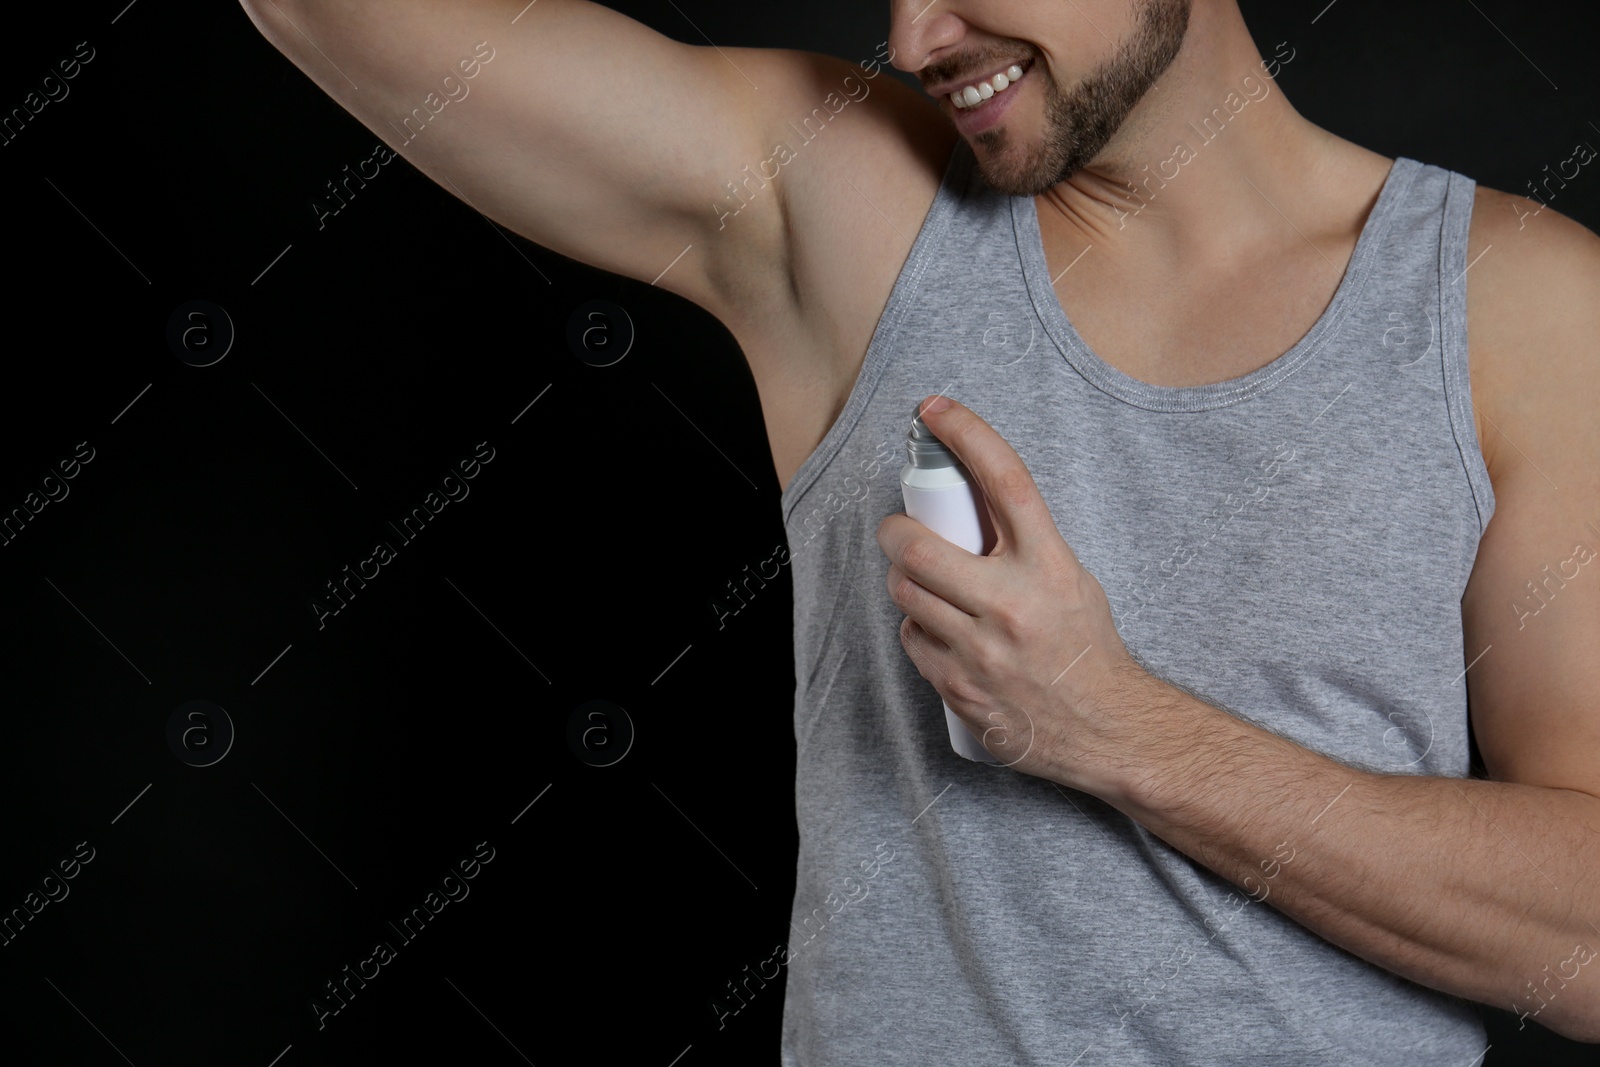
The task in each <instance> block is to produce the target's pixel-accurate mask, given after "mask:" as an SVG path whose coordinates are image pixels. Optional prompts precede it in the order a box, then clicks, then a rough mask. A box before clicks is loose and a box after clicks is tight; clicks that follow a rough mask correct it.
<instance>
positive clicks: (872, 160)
mask: <svg viewBox="0 0 1600 1067" xmlns="http://www.w3.org/2000/svg"><path fill="white" fill-rule="evenodd" d="M730 52H731V54H732V59H733V61H734V62H736V63H738V64H740V65H741V66H742V65H744V61H745V58H746V56H745V55H744V54H743V53H742V52H741V51H740V50H738V49H733V50H730ZM893 56H894V53H893V50H892V49H890V48H889V46H888V44H887V43H886V42H885V43H884V44H883V45H881V46H880V47H879V48H878V51H877V52H876V54H874V55H873V56H872V57H870V58H863V59H861V60H854V61H853V60H849V59H844V58H840V57H834V56H827V55H822V54H819V53H815V52H801V51H788V50H776V51H762V52H761V53H760V54H759V55H755V54H751V55H750V56H749V58H750V59H751V60H752V67H753V68H755V69H751V70H750V73H751V76H752V77H753V78H754V79H755V81H756V82H757V84H758V85H759V90H760V91H759V93H756V94H752V104H751V106H753V107H756V108H757V109H758V113H757V115H756V126H757V128H758V129H759V131H760V138H759V143H760V145H761V148H760V151H759V154H757V155H755V156H754V157H753V158H751V159H750V160H749V163H748V166H745V167H744V168H743V169H742V170H741V171H740V172H739V173H737V174H730V175H729V176H728V177H729V179H730V180H729V181H728V182H726V183H724V185H723V186H722V187H720V188H719V189H717V190H715V191H714V193H713V196H714V199H711V198H708V203H709V205H710V206H709V208H708V210H709V212H712V213H715V222H714V224H713V228H714V229H715V230H716V231H717V234H718V239H719V240H721V241H722V242H723V248H725V249H726V250H727V254H726V255H725V256H724V257H723V258H722V260H721V263H720V264H719V266H720V277H719V279H718V289H719V291H720V293H721V294H722V298H721V301H720V302H719V304H718V305H717V306H715V307H712V308H710V310H711V311H712V313H713V314H715V315H717V317H718V318H720V319H722V321H723V322H724V323H726V324H727V325H728V326H729V328H730V329H731V330H732V331H733V333H734V334H735V336H736V337H737V338H738V339H739V340H740V343H741V344H742V345H746V354H747V355H754V353H753V352H752V351H751V348H752V347H767V345H766V339H769V338H771V337H789V338H795V337H803V338H804V344H805V347H807V348H808V349H811V350H821V351H828V352H831V353H837V352H842V353H843V357H842V358H844V359H846V360H851V359H854V357H856V356H857V355H859V352H858V351H857V350H858V349H864V348H865V345H866V340H867V338H868V337H870V333H871V328H872V325H873V324H874V323H875V322H876V321H877V318H878V316H879V315H880V314H881V312H882V310H883V306H884V303H885V301H886V300H887V297H888V291H889V288H890V287H891V286H892V285H893V283H894V279H895V277H896V275H897V274H898V273H899V270H900V268H901V266H902V265H903V263H904V262H905V259H906V256H907V255H908V253H909V252H910V249H911V243H912V241H913V240H914V239H915V237H916V235H917V233H918V231H919V230H920V229H921V227H922V224H923V221H924V219H925V218H926V216H927V213H928V210H929V208H930V207H931V206H932V203H933V201H934V198H935V196H936V195H937V193H938V189H939V185H940V182H941V180H942V179H943V176H944V171H945V167H946V165H947V163H948V162H949V159H950V154H951V151H952V149H953V148H954V147H955V142H956V133H955V128H954V126H953V125H952V124H951V122H950V121H949V119H948V118H947V117H946V116H945V115H944V114H943V113H942V112H941V111H940V110H939V107H938V105H937V104H936V103H935V102H934V101H933V100H932V99H930V98H929V97H928V96H927V95H926V94H925V93H923V92H921V91H920V90H917V89H913V88H912V87H910V86H909V85H906V84H905V83H903V82H901V81H899V80H897V79H896V78H895V77H894V76H893V75H892V74H890V73H889V72H888V70H887V65H888V63H889V61H890V60H892V59H893ZM755 97H759V98H760V100H759V102H755V101H754V98H755ZM710 218H711V216H710V215H708V220H710ZM751 231H754V232H756V233H758V234H767V235H770V236H768V237H762V238H760V239H758V240H757V241H755V242H753V243H747V242H743V241H741V240H739V239H738V238H737V237H735V238H734V239H733V240H730V239H729V238H728V237H727V236H725V235H727V234H735V235H737V234H740V233H746V232H751ZM752 249H753V251H752ZM767 264H777V265H778V266H779V267H780V275H779V276H774V275H773V273H772V272H771V271H769V270H767V269H766V265H767ZM747 342H748V343H747ZM779 347H783V346H782V345H779ZM757 358H758V359H759V358H760V357H757ZM782 358H788V357H787V356H784V357H782Z"/></svg>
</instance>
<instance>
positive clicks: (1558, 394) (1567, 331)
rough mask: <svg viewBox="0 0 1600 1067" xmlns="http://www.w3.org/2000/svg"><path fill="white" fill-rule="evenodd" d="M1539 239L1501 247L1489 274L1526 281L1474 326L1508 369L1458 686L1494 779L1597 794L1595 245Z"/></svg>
mask: <svg viewBox="0 0 1600 1067" xmlns="http://www.w3.org/2000/svg"><path fill="white" fill-rule="evenodd" d="M1546 221H1551V222H1553V221H1555V220H1554V219H1551V220H1546ZM1564 221H1565V220H1563V222H1564ZM1567 225H1569V226H1570V225H1571V224H1567ZM1551 229H1552V230H1554V229H1555V228H1554V227H1552V228H1551ZM1524 236H1526V235H1524ZM1548 236H1549V237H1553V238H1557V240H1555V241H1547V242H1545V243H1544V244H1543V246H1542V247H1541V244H1540V243H1539V242H1537V241H1534V242H1525V243H1524V244H1522V245H1519V244H1518V243H1517V240H1516V236H1515V235H1511V236H1509V237H1508V238H1507V239H1505V240H1504V241H1503V242H1502V243H1503V244H1504V246H1505V250H1506V252H1507V253H1508V254H1507V256H1506V257H1505V258H1504V260H1503V261H1501V262H1500V263H1499V264H1498V265H1497V268H1498V269H1499V270H1500V271H1501V272H1502V273H1501V275H1500V276H1501V277H1502V278H1507V279H1510V278H1511V277H1512V276H1514V275H1516V274H1518V273H1521V274H1523V275H1524V276H1525V277H1524V278H1523V279H1522V280H1521V281H1508V284H1507V287H1506V291H1505V292H1503V293H1502V294H1501V295H1502V296H1506V295H1513V294H1514V295H1516V296H1517V301H1516V303H1517V304H1520V305H1521V306H1520V307H1519V308H1517V309H1516V310H1514V311H1513V310H1510V309H1511V307H1512V304H1511V303H1509V302H1507V301H1506V300H1504V299H1502V300H1499V301H1497V302H1496V303H1497V305H1498V307H1499V308H1500V309H1501V310H1502V311H1504V312H1505V313H1504V314H1502V315H1500V316H1497V319H1496V321H1495V322H1494V323H1492V324H1490V323H1488V322H1484V323H1483V324H1482V325H1481V329H1480V325H1479V324H1476V323H1475V324H1474V326H1473V328H1474V329H1475V330H1480V332H1481V333H1483V334H1485V335H1486V337H1485V340H1487V341H1489V342H1490V343H1493V344H1497V345H1499V346H1501V349H1500V350H1499V351H1498V352H1497V353H1496V356H1495V357H1494V358H1495V359H1496V360H1497V361H1503V364H1502V365H1503V366H1504V367H1505V368H1506V371H1507V372H1506V373H1503V374H1501V375H1499V376H1498V384H1497V387H1496V392H1495V396H1494V404H1495V407H1494V410H1493V411H1492V419H1491V420H1489V421H1490V424H1491V426H1492V427H1493V428H1492V429H1490V430H1489V431H1488V432H1489V433H1490V434H1491V435H1494V436H1495V437H1497V438H1498V445H1499V447H1497V448H1496V449H1495V451H1496V458H1497V461H1498V469H1494V468H1491V469H1492V473H1493V474H1494V489H1495V498H1496V506H1495V513H1494V517H1493V519H1491V521H1490V523H1489V526H1488V528H1487V529H1486V530H1485V531H1484V536H1483V539H1482V541H1481V543H1480V545H1479V551H1478V559H1477V563H1476V564H1475V566H1474V568H1473V572H1472V578H1471V580H1470V582H1469V583H1468V586H1467V592H1466V595H1465V596H1464V597H1463V599H1462V612H1463V625H1464V636H1465V645H1466V648H1465V653H1466V658H1467V659H1468V660H1469V661H1471V660H1472V659H1473V657H1479V656H1481V658H1479V659H1477V660H1476V662H1474V663H1472V665H1471V667H1470V669H1469V670H1468V671H1467V674H1466V683H1467V691H1468V694H1469V697H1470V706H1471V711H1472V724H1473V729H1474V732H1475V734H1476V736H1477V740H1478V747H1479V751H1480V752H1481V753H1482V755H1483V758H1484V762H1485V764H1486V766H1487V768H1488V771H1489V773H1490V776H1491V777H1492V778H1494V779H1496V780H1500V781H1513V782H1520V783H1523V784H1528V785H1542V786H1548V787H1553V788H1563V789H1575V790H1579V791H1582V792H1585V793H1590V794H1594V795H1600V420H1597V419H1596V415H1595V409H1596V406H1597V404H1596V401H1597V400H1600V342H1597V341H1596V337H1597V336H1600V313H1597V311H1596V305H1597V304H1600V299H1597V298H1600V243H1597V242H1594V239H1593V237H1592V235H1587V234H1586V233H1581V234H1575V233H1567V234H1557V233H1552V234H1549V235H1548ZM1569 239H1570V240H1569ZM1563 243H1566V244H1567V248H1565V249H1563V248H1562V247H1561V245H1562V244H1563ZM1552 246H1553V247H1552ZM1495 251H1496V253H1497V254H1498V253H1499V252H1500V249H1498V248H1497V249H1496V250H1495ZM1568 251H1575V252H1576V254H1575V255H1573V256H1572V257H1571V258H1568V257H1567V256H1566V255H1564V254H1562V253H1564V252H1568ZM1524 256H1525V257H1527V258H1526V259H1524V260H1523V261H1522V262H1518V259H1519V257H1524ZM1486 280H1487V279H1486Z"/></svg>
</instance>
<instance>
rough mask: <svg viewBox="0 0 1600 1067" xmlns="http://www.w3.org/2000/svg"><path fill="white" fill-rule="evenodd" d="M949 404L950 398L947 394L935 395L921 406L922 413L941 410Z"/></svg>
mask: <svg viewBox="0 0 1600 1067" xmlns="http://www.w3.org/2000/svg"><path fill="white" fill-rule="evenodd" d="M949 406H950V398H949V397H947V396H936V397H934V398H933V400H932V401H931V402H929V403H928V404H925V405H924V406H923V408H922V413H923V414H924V415H926V414H928V413H929V412H932V411H943V410H945V409H946V408H948V407H949Z"/></svg>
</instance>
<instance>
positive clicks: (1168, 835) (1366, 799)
mask: <svg viewBox="0 0 1600 1067" xmlns="http://www.w3.org/2000/svg"><path fill="white" fill-rule="evenodd" d="M1125 698H1126V699H1130V700H1134V701H1137V702H1138V704H1139V707H1138V708H1137V709H1131V716H1130V717H1134V716H1136V717H1137V718H1139V719H1140V721H1142V722H1144V723H1145V724H1146V729H1145V730H1144V731H1143V732H1144V734H1145V736H1146V737H1148V738H1153V740H1149V741H1147V742H1146V743H1145V744H1143V745H1142V747H1141V748H1140V749H1139V750H1137V751H1136V752H1132V753H1130V754H1129V758H1128V760H1127V764H1126V765H1127V766H1129V767H1137V768H1139V770H1138V771H1137V772H1134V773H1131V774H1128V775H1126V776H1125V777H1124V778H1123V779H1122V780H1121V781H1119V783H1118V785H1117V787H1116V788H1115V789H1111V790H1108V793H1110V795H1107V796H1106V797H1105V799H1106V800H1107V801H1108V802H1109V803H1112V804H1113V805H1115V806H1116V807H1117V808H1118V809H1119V810H1121V811H1123V812H1124V813H1125V814H1127V815H1128V816H1130V817H1131V818H1133V819H1135V820H1137V821H1138V822H1139V823H1141V824H1142V825H1144V826H1145V827H1147V828H1149V829H1150V830H1151V832H1153V833H1155V834H1156V835H1157V836H1159V837H1161V838H1162V839H1163V840H1165V841H1166V842H1168V843H1169V844H1171V845H1172V846H1173V847H1175V848H1177V849H1179V850H1180V851H1182V852H1184V853H1185V854H1187V855H1189V856H1190V857H1192V858H1193V859H1195V860H1196V861H1197V862H1199V863H1202V864H1204V865H1205V866H1206V867H1208V868H1210V869H1211V870H1213V871H1215V872H1217V873H1218V874H1220V875H1222V876H1223V877H1224V878H1227V879H1229V880H1230V881H1232V882H1234V883H1235V884H1238V885H1240V886H1241V887H1242V888H1243V889H1244V890H1245V891H1246V892H1248V893H1250V894H1251V895H1252V896H1254V897H1255V898H1257V899H1260V900H1265V901H1266V902H1268V903H1270V904H1272V905H1273V906H1275V907H1277V908H1278V909H1279V910H1280V911H1282V912H1283V913H1284V914H1286V915H1288V916H1289V917H1290V918H1292V919H1294V920H1296V921H1297V922H1299V923H1301V924H1302V925H1304V926H1305V927H1307V928H1308V929H1310V930H1312V931H1313V932H1314V933H1316V934H1318V935H1320V936H1321V937H1324V938H1326V939H1327V940H1329V941H1331V942H1333V943H1334V944H1336V945H1339V946H1341V947H1342V948H1344V949H1346V950H1348V951H1350V952H1352V953H1354V954H1356V955H1358V956H1361V957H1362V958H1364V959H1366V960H1368V961H1370V962H1372V963H1374V964H1377V965H1378V966H1381V967H1383V968H1385V969H1387V970H1390V971H1393V972H1395V973H1397V974H1400V975H1402V976H1404V977H1406V978H1409V979H1411V980H1413V981H1415V982H1418V983H1420V984H1423V985H1426V986H1429V987H1431V988H1434V989H1439V990H1443V991H1445V992H1448V993H1451V994H1454V995H1457V996H1461V997H1465V998H1468V999H1470V1000H1475V1001H1479V1002H1483V1003H1488V1004H1492V1005H1495V1006H1497V1007H1500V1008H1506V1009H1509V1010H1513V1011H1515V1012H1517V1013H1518V1014H1519V1015H1524V1014H1525V1015H1528V1016H1532V1015H1533V1014H1534V1013H1537V1015H1538V1020H1539V1022H1541V1023H1543V1024H1544V1025H1545V1026H1547V1027H1549V1028H1550V1029H1552V1030H1555V1031H1556V1032H1558V1033H1560V1034H1563V1035H1564V1036H1567V1037H1571V1038H1575V1039H1577V1040H1583V1041H1600V959H1596V956H1595V950H1596V949H1600V886H1597V885H1596V882H1595V880H1594V879H1592V878H1591V877H1590V875H1591V872H1593V871H1594V870H1596V868H1597V865H1600V799H1597V798H1595V797H1593V796H1589V795H1588V794H1585V793H1580V792H1576V791H1573V790H1564V789H1547V788H1542V787H1537V786H1528V785H1518V784H1512V783H1504V782H1486V781H1480V780H1471V779H1454V778H1432V777H1420V776H1404V775H1382V774H1373V773H1369V772H1365V771H1359V770H1355V769H1352V768H1350V767H1346V766H1344V765H1342V764H1340V763H1337V762H1335V761H1333V760H1330V759H1328V758H1326V757H1324V756H1321V755H1319V754H1317V753H1315V752H1312V751H1310V750H1308V749H1305V748H1303V747H1301V746H1299V745H1296V744H1294V743H1293V742H1291V741H1288V740H1285V739H1284V738H1281V737H1278V736H1276V735H1274V734H1271V733H1269V732H1267V731H1264V730H1261V729H1259V728H1257V727H1255V726H1252V725H1250V724H1248V723H1245V722H1242V721H1241V720H1239V719H1237V718H1235V717H1234V716H1232V715H1229V714H1228V713H1226V712H1224V711H1221V710H1219V709H1217V708H1214V707H1211V706H1210V705H1208V704H1205V703H1203V702H1201V701H1198V700H1196V699H1194V698H1193V697H1190V696H1189V695H1187V694H1186V693H1183V692H1182V691H1180V690H1177V689H1175V688H1173V687H1171V686H1168V685H1165V684H1164V683H1160V682H1159V681H1154V682H1152V683H1151V684H1148V685H1144V686H1141V687H1139V688H1137V689H1135V690H1132V691H1130V692H1128V693H1126V694H1125ZM1280 845H1282V846H1284V847H1283V848H1281V849H1280V847H1279V846H1280ZM1285 857H1289V859H1288V860H1287V862H1286V861H1285ZM1591 961H1592V962H1591Z"/></svg>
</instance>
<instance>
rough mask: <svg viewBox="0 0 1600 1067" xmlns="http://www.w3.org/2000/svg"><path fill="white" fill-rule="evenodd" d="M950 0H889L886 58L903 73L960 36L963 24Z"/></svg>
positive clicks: (917, 67) (915, 68) (916, 68)
mask: <svg viewBox="0 0 1600 1067" xmlns="http://www.w3.org/2000/svg"><path fill="white" fill-rule="evenodd" d="M951 7H952V2H951V0H889V47H890V48H891V49H892V51H891V52H890V62H891V63H893V64H894V65H895V67H897V68H898V69H900V70H903V71H905V72H906V73H907V74H915V73H916V72H917V71H919V70H921V69H922V68H923V67H925V66H927V65H928V61H929V60H930V59H932V58H933V54H934V53H935V52H937V51H939V50H940V49H941V48H948V47H949V46H950V45H952V44H954V43H956V42H957V41H959V40H960V39H961V34H962V30H963V27H964V24H963V23H962V21H961V18H960V16H959V15H957V14H955V12H953V11H952V10H951Z"/></svg>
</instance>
